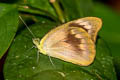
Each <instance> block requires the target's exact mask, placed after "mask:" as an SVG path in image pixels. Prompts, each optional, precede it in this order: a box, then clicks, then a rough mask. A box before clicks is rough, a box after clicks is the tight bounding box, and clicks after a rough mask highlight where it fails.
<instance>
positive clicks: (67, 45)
mask: <svg viewBox="0 0 120 80" xmlns="http://www.w3.org/2000/svg"><path fill="white" fill-rule="evenodd" d="M96 25H97V26H96ZM100 28H101V20H100V19H99V18H95V17H86V18H82V19H78V20H75V21H71V22H68V23H66V24H63V25H61V26H58V27H56V28H55V29H52V30H51V31H50V32H48V34H46V35H45V36H44V37H43V39H42V40H41V41H40V39H39V38H35V39H33V43H34V44H35V45H36V46H37V48H38V49H39V52H40V53H43V54H45V55H49V56H52V57H55V58H58V59H61V60H64V61H67V62H71V63H73V64H77V65H81V66H87V65H89V64H91V63H92V62H93V61H94V58H95V54H96V50H95V41H96V36H97V32H98V31H99V29H100Z"/></svg>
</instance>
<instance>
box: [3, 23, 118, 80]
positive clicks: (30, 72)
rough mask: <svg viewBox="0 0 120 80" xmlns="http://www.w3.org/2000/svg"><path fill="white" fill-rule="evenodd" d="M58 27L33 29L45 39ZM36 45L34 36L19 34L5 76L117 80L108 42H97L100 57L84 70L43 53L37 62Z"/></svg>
mask: <svg viewBox="0 0 120 80" xmlns="http://www.w3.org/2000/svg"><path fill="white" fill-rule="evenodd" d="M56 25H57V24H55V23H52V22H49V23H47V22H44V23H39V24H34V25H32V26H31V27H30V28H31V30H32V31H33V32H34V34H35V35H36V36H37V37H39V38H42V37H43V35H45V33H47V32H48V31H49V30H50V29H51V28H53V27H55V26H56ZM32 46H33V43H32V36H31V34H30V33H29V32H28V30H26V29H25V30H23V31H22V32H20V33H19V34H18V35H17V36H16V38H15V40H14V42H13V44H12V46H11V48H10V50H9V53H8V56H7V59H6V62H5V65H4V77H5V79H8V80H116V76H115V71H114V66H113V63H112V57H111V56H110V55H109V50H108V48H107V47H106V45H105V42H104V41H103V40H101V39H98V41H97V54H96V58H95V61H94V63H93V64H92V65H90V66H87V67H81V66H78V65H74V64H72V63H68V62H64V61H62V60H59V59H56V58H52V57H51V59H52V61H53V63H54V65H55V66H53V65H52V64H51V62H50V59H49V57H48V56H45V55H43V54H40V56H39V57H40V58H39V62H38V63H37V49H35V48H34V49H31V47H32Z"/></svg>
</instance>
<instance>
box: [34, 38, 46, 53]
mask: <svg viewBox="0 0 120 80" xmlns="http://www.w3.org/2000/svg"><path fill="white" fill-rule="evenodd" d="M33 43H34V44H35V46H36V47H37V49H38V50H39V52H40V53H43V54H45V55H46V52H45V51H44V50H43V49H42V45H40V39H39V38H33Z"/></svg>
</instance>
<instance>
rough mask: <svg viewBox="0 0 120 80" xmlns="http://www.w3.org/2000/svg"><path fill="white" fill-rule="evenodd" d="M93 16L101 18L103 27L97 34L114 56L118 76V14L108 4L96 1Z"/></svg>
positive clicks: (119, 16)
mask: <svg viewBox="0 0 120 80" xmlns="http://www.w3.org/2000/svg"><path fill="white" fill-rule="evenodd" d="M93 16H97V17H100V18H101V19H102V20H103V27H102V29H101V30H100V32H99V35H100V36H101V37H102V38H103V39H104V40H105V41H106V42H107V43H108V45H109V47H110V51H111V53H112V56H113V58H114V64H115V66H116V71H117V72H118V76H119V77H120V75H119V74H120V62H119V61H120V54H119V49H120V15H119V14H117V13H116V12H114V11H113V10H112V9H111V8H109V7H108V6H105V5H103V4H98V3H96V4H95V7H94V11H93Z"/></svg>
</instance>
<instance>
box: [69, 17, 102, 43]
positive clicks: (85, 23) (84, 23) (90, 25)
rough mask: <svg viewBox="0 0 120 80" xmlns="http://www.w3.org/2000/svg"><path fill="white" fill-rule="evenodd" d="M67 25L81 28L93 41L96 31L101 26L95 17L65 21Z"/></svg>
mask: <svg viewBox="0 0 120 80" xmlns="http://www.w3.org/2000/svg"><path fill="white" fill-rule="evenodd" d="M67 26H69V27H80V28H83V29H84V30H85V31H86V32H87V33H88V34H89V35H90V36H91V39H92V40H93V42H95V41H96V36H97V33H98V31H99V30H100V28H101V26H102V21H101V19H100V18H97V17H85V18H80V19H78V20H74V21H71V22H69V23H67Z"/></svg>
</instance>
